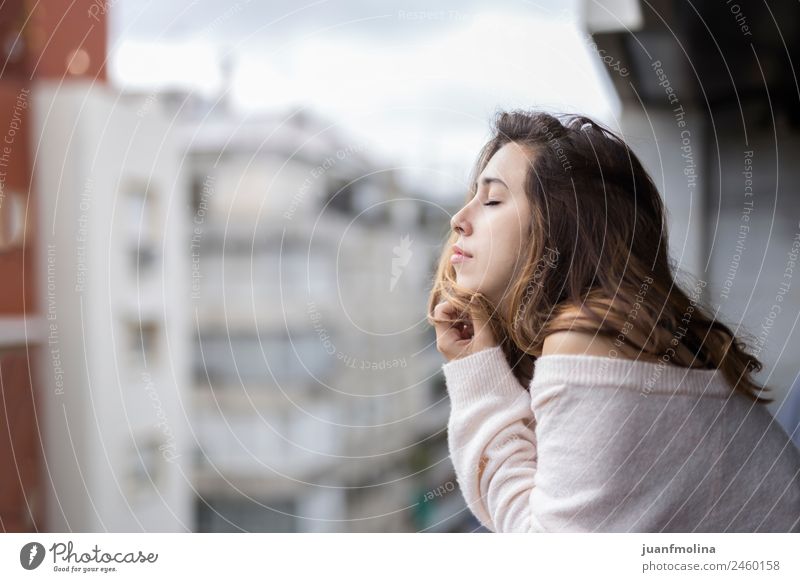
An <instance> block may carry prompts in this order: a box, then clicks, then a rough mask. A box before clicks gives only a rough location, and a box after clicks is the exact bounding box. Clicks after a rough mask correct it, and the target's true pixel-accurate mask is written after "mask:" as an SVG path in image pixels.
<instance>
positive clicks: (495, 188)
mask: <svg viewBox="0 0 800 582" xmlns="http://www.w3.org/2000/svg"><path fill="white" fill-rule="evenodd" d="M532 163H533V158H532V154H531V153H530V152H528V151H527V150H525V149H523V148H522V147H520V146H519V145H517V144H515V143H507V144H505V145H504V146H503V147H501V148H500V149H499V150H498V151H497V153H495V154H494V155H493V156H492V157H491V159H490V160H489V162H488V163H487V165H486V167H485V168H484V169H483V171H482V172H481V174H480V176H478V185H477V193H476V195H475V197H474V198H472V200H470V201H469V202H468V203H467V204H466V205H465V206H464V207H463V208H462V209H461V210H459V211H458V212H457V213H456V215H455V216H453V218H452V220H451V225H452V228H453V229H454V230H456V231H457V232H458V233H459V234H460V237H459V239H458V241H457V242H456V244H457V245H458V246H459V247H461V249H462V250H463V252H464V253H465V256H463V257H459V256H458V255H457V254H454V255H453V257H451V261H453V267H454V268H455V271H456V280H457V282H458V284H459V285H462V286H464V287H467V288H468V289H471V290H472V291H480V292H481V293H483V294H484V295H486V296H487V297H488V298H489V299H490V300H492V302H493V303H494V304H495V305H497V306H499V305H500V304H501V302H502V300H503V299H504V298H505V294H506V292H507V290H508V284H509V282H510V281H511V280H512V278H513V276H514V275H515V274H516V272H517V271H518V270H519V269H521V268H522V266H523V263H522V261H523V257H524V254H523V253H522V249H523V248H524V246H525V245H527V244H529V241H528V238H527V235H528V228H529V226H530V222H531V208H530V203H529V202H528V197H527V196H526V194H525V178H526V175H527V172H528V169H529V167H530V165H531V164H532ZM466 255H471V256H466Z"/></svg>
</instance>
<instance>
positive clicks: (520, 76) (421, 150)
mask: <svg viewBox="0 0 800 582" xmlns="http://www.w3.org/2000/svg"><path fill="white" fill-rule="evenodd" d="M430 4H431V3H430V2H385V1H379V2H374V1H373V2H356V1H352V0H340V1H336V0H328V1H322V0H317V1H314V2H310V3H308V4H302V3H297V2H289V1H287V0H249V1H248V0H238V2H230V3H229V2H219V1H218V0H194V1H192V0H184V1H180V0H150V1H143V0H116V2H111V3H110V6H111V39H110V42H111V45H110V53H111V54H110V58H111V67H110V74H111V79H112V82H114V83H115V84H116V85H118V86H124V87H131V88H138V89H148V90H149V89H154V88H168V87H172V88H174V87H182V88H189V89H192V90H196V91H199V92H201V93H203V94H206V95H212V94H214V93H215V92H217V91H220V90H221V89H223V88H224V87H226V83H225V82H224V81H223V78H224V77H223V75H222V71H221V66H220V63H221V61H222V57H223V55H228V56H229V57H230V60H231V66H232V73H231V80H230V86H229V87H228V89H229V90H230V98H231V101H232V102H233V103H234V104H235V105H236V106H237V107H238V108H240V109H241V110H242V111H243V112H254V111H260V110H273V111H274V110H279V111H289V110H292V109H294V108H297V107H310V108H312V109H314V110H315V111H317V112H319V113H320V114H322V115H324V116H325V117H326V118H328V119H330V120H332V122H334V123H337V124H340V125H341V126H342V130H343V131H344V132H346V134H347V135H351V136H353V140H354V141H357V142H360V143H368V144H369V145H370V147H371V149H372V151H374V152H375V154H376V155H377V156H379V157H380V159H381V163H382V164H386V165H388V166H393V165H396V166H408V167H410V168H409V170H408V172H407V174H408V175H409V176H414V175H418V176H426V175H427V177H428V178H430V173H431V172H432V171H433V173H437V170H445V172H444V173H445V174H447V175H444V176H442V175H440V177H439V178H440V179H439V183H438V184H437V185H435V186H434V187H435V188H436V189H439V190H441V191H449V190H453V187H452V186H453V184H452V182H453V180H454V179H455V180H460V179H463V178H465V177H466V171H467V170H468V166H469V165H470V164H471V162H472V161H473V159H474V157H475V154H476V153H477V149H478V148H479V147H480V145H481V144H482V143H483V141H484V140H485V138H486V136H487V131H488V122H489V120H490V119H491V116H492V114H493V113H494V112H495V111H496V110H497V109H498V108H507V107H544V108H547V109H550V110H554V111H580V112H584V113H588V114H589V115H594V116H596V117H598V118H599V119H601V120H602V121H606V122H608V123H610V124H612V125H615V123H614V122H613V119H614V116H615V114H616V112H617V111H618V104H617V102H616V99H615V97H614V96H613V94H612V93H611V91H610V82H609V81H608V80H607V78H606V76H605V72H604V71H603V69H602V68H601V66H600V63H599V62H598V61H597V57H596V55H593V54H592V53H591V51H590V49H589V48H587V46H586V42H585V41H584V33H583V31H582V30H581V24H580V12H579V10H578V8H577V6H579V1H578V0H567V1H564V0H560V1H557V0H545V1H541V2H522V1H508V2H492V3H488V2H482V3H479V2H470V1H461V2H454V1H453V2H449V1H445V2H437V3H436V8H435V9H431V6H430ZM438 173H439V174H441V172H438ZM448 173H449V174H448ZM455 189H458V188H455Z"/></svg>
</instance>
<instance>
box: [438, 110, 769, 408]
mask: <svg viewBox="0 0 800 582" xmlns="http://www.w3.org/2000/svg"><path fill="white" fill-rule="evenodd" d="M512 142H513V143H515V144H517V145H520V146H522V147H524V148H526V149H527V151H529V152H531V153H532V154H533V155H532V163H531V165H530V167H529V169H528V172H527V178H526V184H525V194H526V195H527V197H528V200H529V202H530V207H531V208H532V215H531V222H530V227H529V240H530V244H528V245H526V246H525V247H524V248H522V249H521V252H520V259H519V260H521V261H523V263H522V268H521V269H520V270H519V274H518V275H517V276H516V278H515V280H513V281H511V282H510V283H509V287H508V292H507V294H506V296H505V297H504V299H503V301H502V302H501V305H499V306H498V305H494V304H493V303H492V301H491V300H490V299H489V298H488V297H486V296H485V295H484V294H482V293H480V292H474V291H471V290H469V289H466V288H464V287H462V286H459V285H458V283H457V282H456V273H455V269H454V268H453V265H452V264H451V263H450V255H451V254H452V250H451V248H450V247H451V245H452V244H453V243H455V242H456V241H457V239H458V238H459V236H458V233H457V232H452V233H451V235H450V237H449V240H448V244H446V245H445V247H444V251H443V252H442V255H441V257H440V260H439V264H438V268H437V270H436V274H435V278H434V282H433V287H432V289H431V292H430V296H429V300H428V321H429V322H430V323H431V324H433V323H434V322H435V321H436V319H435V317H434V316H433V309H434V307H435V306H436V305H437V304H438V303H439V302H441V301H444V300H447V301H449V302H450V303H451V304H453V305H454V307H455V308H456V309H457V310H458V311H459V312H461V313H464V314H467V313H469V314H471V315H472V316H473V317H475V316H478V317H482V318H486V319H488V321H489V325H490V326H491V329H492V331H493V333H494V335H495V337H496V338H498V339H499V341H500V344H501V346H502V348H503V352H504V354H505V356H506V359H507V360H508V362H509V365H510V366H511V368H512V369H513V371H514V374H515V375H516V377H517V379H518V380H519V381H520V382H521V383H522V385H523V386H525V387H527V386H529V384H530V380H531V378H532V376H533V372H534V368H535V362H536V358H537V357H539V356H541V354H542V345H543V343H544V339H545V338H546V337H547V336H548V335H550V334H552V333H555V332H558V331H566V330H576V331H584V332H591V333H593V334H597V335H600V336H604V337H607V338H609V339H613V340H614V344H615V345H616V346H618V347H620V349H621V351H629V350H630V349H633V350H636V351H637V352H639V354H642V353H644V354H648V355H649V356H652V357H653V358H658V361H659V362H661V361H663V362H664V363H665V364H669V365H677V366H682V367H687V368H689V367H690V368H702V369H719V370H720V371H721V372H722V375H723V377H724V378H725V379H726V380H727V382H728V383H729V384H730V385H731V386H732V387H734V389H735V390H738V391H740V392H743V393H744V394H746V395H747V396H748V397H750V398H752V399H753V400H755V401H756V402H759V403H762V404H764V403H768V402H772V400H773V399H771V398H764V397H762V396H760V395H759V394H758V393H759V392H761V391H766V390H769V388H766V387H761V386H759V385H758V384H756V383H755V382H754V381H753V378H752V374H753V373H754V372H758V371H760V370H761V369H762V364H761V362H760V361H759V360H758V358H756V357H754V356H753V355H750V354H748V353H747V352H746V351H745V350H746V349H747V346H746V344H745V343H744V342H743V341H742V340H741V339H739V338H737V337H736V336H735V335H734V333H733V332H732V331H731V330H730V328H729V327H728V326H726V325H725V324H723V323H722V322H720V321H718V320H717V319H716V318H715V317H713V316H712V315H710V311H709V310H708V309H707V308H705V307H704V306H703V305H702V304H701V300H700V297H701V295H702V288H703V287H705V285H706V283H705V282H704V281H702V280H697V281H694V280H692V281H690V282H689V287H691V288H692V290H691V291H690V292H689V293H687V292H685V291H684V290H683V289H681V288H680V286H679V285H678V283H677V282H676V280H675V277H674V276H673V272H672V265H671V264H670V261H669V258H668V247H667V241H668V236H667V222H666V218H665V212H664V206H663V202H662V200H661V196H660V195H659V193H658V189H657V188H656V186H655V184H654V183H653V180H652V178H651V177H650V176H649V174H648V173H647V172H646V171H645V169H644V167H643V166H642V164H641V162H640V161H639V159H638V158H637V157H636V155H635V154H634V153H633V151H631V149H630V148H629V147H628V146H627V144H626V143H625V142H624V141H623V140H622V138H620V137H619V136H618V135H617V134H615V133H614V132H612V131H611V130H609V129H608V128H606V127H604V126H602V125H601V124H599V123H597V122H596V121H594V120H592V119H590V118H588V117H586V116H583V115H564V116H560V117H556V116H553V115H550V114H548V113H544V112H538V111H534V112H527V111H510V112H500V113H498V115H497V117H496V119H495V121H494V128H493V136H492V138H491V139H490V140H489V141H488V142H487V143H486V145H485V146H484V147H483V148H482V150H481V151H480V154H479V156H478V160H477V162H476V164H475V167H474V168H473V172H472V179H471V180H470V188H469V192H468V194H467V199H466V200H467V202H469V200H471V199H472V197H474V196H475V194H476V183H475V182H476V179H477V177H478V176H479V175H480V173H481V172H482V171H483V169H484V168H485V167H486V165H487V163H488V162H489V159H490V158H491V157H492V156H493V155H494V154H495V153H496V152H497V151H498V150H499V149H500V148H501V147H502V146H504V145H505V144H507V143H512ZM690 294H691V296H690ZM576 310H577V312H578V313H579V314H580V316H581V317H580V318H573V317H566V315H567V314H571V313H575V312H576ZM623 344H624V346H625V347H624V348H623ZM612 351H614V352H615V350H612ZM610 354H611V352H610ZM686 354H688V355H686ZM615 356H616V354H614V356H613V357H615Z"/></svg>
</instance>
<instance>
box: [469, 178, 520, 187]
mask: <svg viewBox="0 0 800 582" xmlns="http://www.w3.org/2000/svg"><path fill="white" fill-rule="evenodd" d="M493 183H497V184H500V185H501V186H505V188H506V190H510V189H511V188H509V187H508V184H506V183H505V182H503V181H502V180H501V179H500V178H494V177H492V176H484V177H483V178H481V184H482V185H484V186H488V185H490V184H493ZM474 186H475V189H476V190H477V189H478V183H477V182H475V184H474Z"/></svg>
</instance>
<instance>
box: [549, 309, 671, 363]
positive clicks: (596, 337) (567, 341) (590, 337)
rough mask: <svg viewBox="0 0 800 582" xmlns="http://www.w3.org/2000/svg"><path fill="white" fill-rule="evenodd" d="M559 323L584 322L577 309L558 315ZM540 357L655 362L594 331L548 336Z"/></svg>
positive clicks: (578, 331) (653, 359)
mask: <svg viewBox="0 0 800 582" xmlns="http://www.w3.org/2000/svg"><path fill="white" fill-rule="evenodd" d="M558 319H559V323H561V322H562V320H563V322H566V323H567V325H570V324H573V323H578V322H586V320H584V319H582V316H581V315H580V314H579V311H578V309H577V308H569V309H567V310H564V311H562V312H561V313H560V314H559V315H558ZM542 355H543V356H546V355H584V356H603V357H612V356H613V357H621V358H628V359H632V360H644V361H656V358H655V356H651V355H650V354H645V353H641V352H639V351H638V350H634V349H633V348H632V347H631V346H629V345H627V344H624V343H621V342H615V341H614V339H613V338H610V337H607V336H603V335H600V334H599V333H597V332H596V331H585V330H581V329H569V330H564V331H556V332H554V333H551V334H549V335H548V336H547V337H546V338H545V339H544V343H543V344H542Z"/></svg>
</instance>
